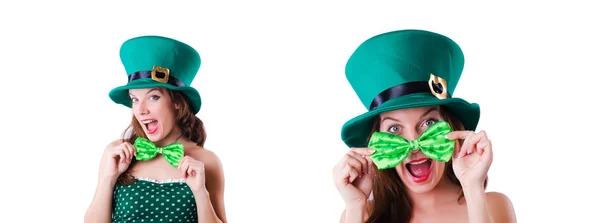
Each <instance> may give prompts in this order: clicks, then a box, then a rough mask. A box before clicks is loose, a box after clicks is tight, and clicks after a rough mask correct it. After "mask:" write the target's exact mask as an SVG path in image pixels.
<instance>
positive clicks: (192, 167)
mask: <svg viewBox="0 0 600 223" xmlns="http://www.w3.org/2000/svg"><path fill="white" fill-rule="evenodd" d="M178 169H179V170H181V173H183V177H184V178H185V182H186V183H187V185H188V187H190V189H191V190H192V192H193V193H198V192H200V193H205V192H206V177H205V174H204V163H203V162H200V161H198V160H195V159H194V158H192V157H190V156H184V157H183V158H182V159H181V160H180V161H179V167H178Z"/></svg>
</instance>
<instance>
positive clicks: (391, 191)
mask: <svg viewBox="0 0 600 223" xmlns="http://www.w3.org/2000/svg"><path fill="white" fill-rule="evenodd" d="M440 115H441V116H442V119H443V120H445V121H447V122H448V123H449V124H450V127H451V128H452V129H453V130H455V131H460V130H464V129H465V128H464V126H463V124H462V123H461V122H460V120H459V119H458V118H456V116H454V115H452V114H451V113H450V112H448V111H446V110H445V109H444V107H440ZM380 124H381V123H380V120H379V119H378V118H376V119H375V121H374V124H373V129H372V130H371V131H372V132H375V131H379V127H380ZM462 143H463V140H459V145H462ZM373 170H374V171H373V173H374V174H373V203H372V204H373V206H372V207H371V208H370V211H369V212H370V214H369V218H368V219H367V222H368V223H380V222H407V223H408V222H410V219H411V218H412V209H413V206H412V205H413V203H412V200H411V198H410V197H409V196H408V193H407V192H406V186H405V185H404V183H402V180H401V179H400V176H399V175H398V172H397V171H396V169H395V168H391V169H386V170H378V169H377V168H374V169H373ZM444 177H447V178H448V179H450V182H452V183H453V184H455V185H457V186H459V187H460V188H461V189H462V186H461V185H460V181H459V180H458V178H457V177H456V175H455V174H454V170H453V169H452V160H450V161H449V162H447V163H446V165H445V166H444ZM487 181H488V179H487V176H486V178H485V181H484V188H486V187H487ZM463 197H464V194H463V192H462V191H461V193H460V195H459V197H458V199H457V202H458V201H460V200H461V199H462V198H463Z"/></svg>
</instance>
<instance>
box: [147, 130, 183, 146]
mask: <svg viewBox="0 0 600 223" xmlns="http://www.w3.org/2000/svg"><path fill="white" fill-rule="evenodd" d="M179 136H181V129H179V128H178V127H175V128H173V129H172V130H171V132H169V134H167V136H166V137H165V138H163V139H161V140H159V141H157V142H155V143H154V144H155V145H156V146H158V147H164V146H167V145H169V144H172V143H175V142H176V141H181V139H183V138H184V137H183V136H181V137H179Z"/></svg>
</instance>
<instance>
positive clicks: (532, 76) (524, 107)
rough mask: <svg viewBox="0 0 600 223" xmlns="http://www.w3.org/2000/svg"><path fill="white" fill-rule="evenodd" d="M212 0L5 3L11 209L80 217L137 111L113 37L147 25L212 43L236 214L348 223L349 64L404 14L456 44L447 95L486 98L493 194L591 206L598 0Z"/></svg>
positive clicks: (206, 115) (539, 214)
mask: <svg viewBox="0 0 600 223" xmlns="http://www.w3.org/2000/svg"><path fill="white" fill-rule="evenodd" d="M211 2H216V1H211ZM218 2H221V3H210V4H209V3H195V4H190V3H183V2H181V3H179V2H178V3H175V2H174V1H119V2H116V3H108V2H107V1H95V2H91V1H86V3H83V1H78V2H75V1H73V2H63V1H39V2H35V3H33V2H25V1H18V2H17V1H3V2H2V3H0V8H1V9H2V14H0V33H1V35H0V73H1V82H0V83H1V85H2V86H1V87H0V92H1V96H2V108H1V109H0V112H1V115H0V123H1V126H2V134H1V136H0V137H1V142H2V145H1V146H0V148H2V155H0V156H1V157H2V159H1V161H0V165H1V167H2V168H1V171H2V176H1V179H0V180H1V183H0V188H1V189H0V197H1V198H0V203H1V205H2V207H1V208H0V218H2V220H1V221H2V222H59V221H60V222H82V221H83V216H84V213H85V211H86V209H87V207H88V205H89V204H90V202H91V200H92V196H93V193H94V189H95V186H96V177H97V172H98V164H99V160H100V156H101V153H102V150H103V148H104V147H105V146H106V144H107V143H109V142H110V141H112V140H114V139H116V138H117V137H119V136H120V134H121V132H122V131H123V130H124V128H125V127H126V126H127V125H128V123H129V120H130V115H131V113H130V110H128V109H127V108H125V107H123V106H120V105H116V104H114V103H112V101H111V100H110V99H109V98H108V92H109V91H110V89H111V88H113V87H116V86H119V85H122V84H125V82H126V74H125V71H124V69H123V67H122V65H121V62H120V60H119V47H120V44H121V43H122V42H123V41H125V40H126V39H128V38H131V37H135V36H139V35H146V34H153V35H165V36H169V37H172V38H176V39H179V40H181V41H184V42H187V43H189V44H190V45H192V46H193V47H195V48H196V49H197V50H198V51H199V53H200V55H201V57H202V65H201V68H200V71H199V74H198V76H197V78H196V80H195V81H194V82H193V84H192V86H194V87H197V88H198V89H199V91H200V94H201V96H202V99H203V107H202V109H201V111H200V113H199V117H200V118H201V119H202V120H203V121H204V122H205V124H206V129H207V131H208V140H207V142H206V148H208V149H210V150H212V151H214V152H215V153H216V154H217V155H218V156H219V157H220V158H221V160H222V163H223V165H224V171H225V176H226V194H225V202H226V211H227V216H228V219H229V221H230V222H337V220H338V218H339V216H340V213H341V211H342V210H343V208H344V206H343V202H342V200H341V198H340V197H339V195H338V193H337V191H336V190H335V187H334V185H333V183H332V177H331V170H332V168H333V166H334V165H335V164H336V162H337V161H338V160H339V159H340V158H341V156H342V154H343V153H345V152H346V148H345V146H344V144H343V143H342V141H341V139H340V128H341V126H342V124H343V123H344V122H345V121H347V120H349V119H350V118H352V117H354V116H356V115H359V114H361V113H362V112H365V108H364V107H362V104H361V103H360V101H359V100H358V97H356V96H355V95H354V92H353V91H352V89H351V87H350V85H349V84H348V83H347V82H346V79H345V76H344V66H345V63H346V60H347V59H348V57H349V56H350V54H351V53H352V51H353V50H354V49H355V48H356V47H357V46H358V45H359V44H360V43H361V42H362V41H364V40H366V39H368V38H369V37H371V36H373V35H377V34H379V33H382V32H388V31H393V30H397V29H408V28H410V29H413V28H416V29H426V30H431V31H435V32H440V33H442V34H445V35H447V36H449V37H450V38H452V39H454V40H455V41H457V42H458V43H459V44H460V45H461V46H462V48H463V51H464V53H465V58H466V65H465V69H464V73H463V78H462V79H461V81H460V83H459V86H458V88H457V90H456V91H455V93H454V96H455V97H463V98H465V99H467V100H469V101H471V102H477V103H479V104H480V105H481V107H482V116H481V122H480V125H479V130H481V129H485V130H486V131H487V132H488V134H489V136H490V138H491V139H492V140H493V143H494V163H493V164H492V167H491V170H490V172H489V176H490V181H489V183H490V184H489V190H490V191H500V192H503V193H504V194H506V195H507V196H509V197H510V198H511V200H512V202H513V204H514V207H515V209H516V213H517V218H518V220H519V222H547V221H556V222H591V221H596V220H597V217H596V216H597V205H596V204H595V203H590V202H595V201H596V200H598V199H600V197H599V194H598V192H596V190H598V189H597V188H599V187H600V185H599V184H598V181H597V176H598V173H597V172H598V169H599V168H598V167H597V165H596V164H594V162H596V161H597V160H598V157H599V156H600V153H599V152H598V149H599V148H600V146H599V145H598V143H597V142H595V141H594V140H597V138H598V127H597V126H598V124H600V123H598V121H597V117H598V109H593V107H592V106H597V104H598V95H599V94H600V90H599V88H598V87H599V86H598V81H599V80H598V74H599V71H598V64H599V63H600V56H598V55H599V54H598V52H599V51H600V44H599V41H598V40H599V39H600V34H598V23H597V21H600V18H599V16H598V13H597V9H598V8H597V7H592V6H591V5H583V4H579V3H575V2H574V1H572V2H571V3H570V4H568V5H567V4H564V5H559V4H551V3H546V2H544V3H536V4H533V3H523V2H521V3H509V2H507V1H502V3H501V4H495V5H484V4H482V3H479V4H474V3H471V4H459V3H452V4H450V3H418V4H415V3H410V4H408V3H392V2H388V3H383V2H378V3H374V2H373V1H360V2H359V1H344V3H342V2H341V1H340V2H334V1H328V2H326V1H299V2H296V3H293V2H291V1H287V2H285V3H284V2H283V1H272V2H266V1H237V2H231V1H229V2H225V1H218ZM393 2H398V1H393ZM469 7H470V8H469ZM594 14H595V15H594ZM233 138H235V139H236V140H232V139H233ZM8 219H10V220H8Z"/></svg>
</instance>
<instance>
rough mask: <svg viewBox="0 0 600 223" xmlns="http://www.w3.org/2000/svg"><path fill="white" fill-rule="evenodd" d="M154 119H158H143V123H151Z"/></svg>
mask: <svg viewBox="0 0 600 223" xmlns="http://www.w3.org/2000/svg"><path fill="white" fill-rule="evenodd" d="M154 121H156V120H145V121H143V122H142V123H144V124H148V123H151V122H154Z"/></svg>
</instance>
